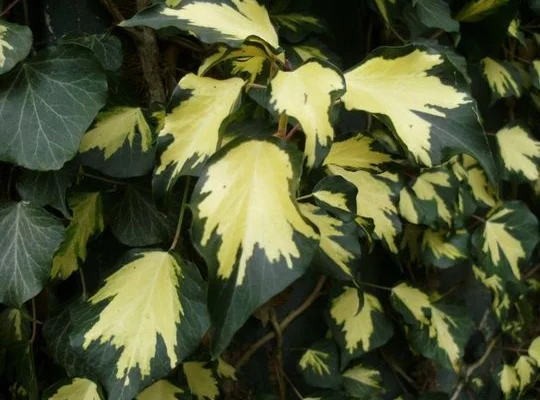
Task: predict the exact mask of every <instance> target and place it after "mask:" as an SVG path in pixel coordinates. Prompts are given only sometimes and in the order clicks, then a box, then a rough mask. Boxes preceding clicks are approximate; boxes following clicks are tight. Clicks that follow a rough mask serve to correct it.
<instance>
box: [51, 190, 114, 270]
mask: <svg viewBox="0 0 540 400" xmlns="http://www.w3.org/2000/svg"><path fill="white" fill-rule="evenodd" d="M69 206H70V208H71V209H72V210H73V218H72V219H71V221H70V223H69V225H68V227H67V229H66V238H65V239H64V241H63V242H62V245H61V246H60V248H59V249H58V251H57V252H56V253H55V255H54V258H53V266H52V270H51V277H52V278H58V279H62V280H65V279H67V278H68V277H69V276H70V275H71V274H72V273H73V272H75V271H77V270H78V269H79V263H80V262H84V261H85V260H86V245H87V243H88V241H89V240H90V238H91V237H93V236H95V235H98V234H100V233H101V232H102V231H103V229H104V227H105V225H104V222H103V203H102V199H101V195H100V193H99V192H94V193H79V194H76V195H74V196H73V197H72V198H71V199H70V202H69Z"/></svg>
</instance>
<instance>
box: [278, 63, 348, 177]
mask: <svg viewBox="0 0 540 400" xmlns="http://www.w3.org/2000/svg"><path fill="white" fill-rule="evenodd" d="M344 93H345V80H344V79H343V76H342V75H341V73H340V72H339V71H338V70H337V69H336V68H335V67H333V66H332V65H331V64H328V63H323V62H322V61H318V60H310V61H308V62H307V63H305V64H303V65H302V66H301V67H299V68H297V69H295V70H294V71H291V72H287V71H279V72H278V73H277V74H276V76H275V77H274V79H272V81H271V83H270V100H269V102H270V107H271V108H272V110H273V112H274V113H276V114H287V115H288V116H291V117H293V118H295V119H296V120H297V121H298V123H300V125H301V126H302V130H303V131H304V133H305V135H306V145H305V150H304V151H305V157H306V164H307V166H308V167H309V168H313V167H318V166H319V165H321V163H322V162H323V160H324V158H325V157H326V155H327V154H328V151H329V150H330V146H331V144H332V140H333V139H334V128H333V127H332V110H333V107H334V103H335V101H336V100H337V99H338V98H339V97H341V96H342V95H343V94H344Z"/></svg>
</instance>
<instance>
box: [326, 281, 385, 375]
mask: <svg viewBox="0 0 540 400" xmlns="http://www.w3.org/2000/svg"><path fill="white" fill-rule="evenodd" d="M328 321H329V325H330V329H331V330H332V333H333V336H334V338H335V339H336V341H337V342H338V344H339V347H340V348H341V365H342V366H345V365H347V363H348V362H349V361H350V360H352V359H354V358H358V357H360V356H361V355H363V354H365V353H368V352H370V351H372V350H374V349H376V348H379V347H381V346H382V345H384V344H385V343H386V342H387V341H388V340H389V339H390V338H391V337H392V335H393V334H394V328H393V326H392V324H391V323H390V322H389V321H388V320H387V319H386V317H385V315H384V311H383V308H382V306H381V303H380V302H379V300H378V299H377V298H376V297H375V296H373V295H371V294H369V293H364V292H362V291H361V290H359V289H357V288H354V287H350V286H344V287H343V288H341V289H340V290H339V291H338V292H337V293H336V295H335V296H333V297H332V299H331V300H330V310H329V314H328Z"/></svg>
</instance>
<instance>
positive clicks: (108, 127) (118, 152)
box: [79, 106, 154, 178]
mask: <svg viewBox="0 0 540 400" xmlns="http://www.w3.org/2000/svg"><path fill="white" fill-rule="evenodd" d="M153 141H154V140H153V135H152V129H151V128H150V125H149V123H148V121H147V120H146V117H145V115H144V112H143V110H142V109H141V108H139V107H127V106H118V107H113V108H111V109H108V110H105V111H102V112H100V113H99V114H98V116H97V118H96V121H95V123H94V126H93V127H92V129H90V130H89V131H88V132H86V133H85V134H84V136H83V137H82V140H81V144H80V147H79V153H80V158H81V161H82V162H83V164H85V165H88V166H90V167H92V168H95V169H97V170H99V171H101V172H103V173H105V174H107V175H111V176H117V177H121V178H126V177H132V176H140V175H144V174H146V173H147V172H148V171H150V170H151V169H152V166H153V162H154V147H153V145H152V144H153Z"/></svg>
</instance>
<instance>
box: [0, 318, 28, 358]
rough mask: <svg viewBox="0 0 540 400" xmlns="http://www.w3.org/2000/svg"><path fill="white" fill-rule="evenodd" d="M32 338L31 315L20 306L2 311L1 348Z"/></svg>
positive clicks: (0, 323) (0, 326) (0, 320)
mask: <svg viewBox="0 0 540 400" xmlns="http://www.w3.org/2000/svg"><path fill="white" fill-rule="evenodd" d="M28 339H30V317H28V316H25V314H24V311H23V310H22V309H18V308H6V309H5V310H3V311H2V312H0V348H1V347H2V346H9V345H12V344H14V343H18V342H23V341H27V340H28Z"/></svg>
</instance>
